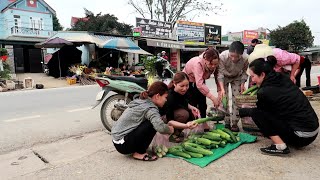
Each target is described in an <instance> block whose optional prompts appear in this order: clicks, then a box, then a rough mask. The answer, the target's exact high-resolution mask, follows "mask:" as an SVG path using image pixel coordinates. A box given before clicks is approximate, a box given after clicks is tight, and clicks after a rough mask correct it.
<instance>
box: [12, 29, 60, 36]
mask: <svg viewBox="0 0 320 180" xmlns="http://www.w3.org/2000/svg"><path fill="white" fill-rule="evenodd" d="M10 33H11V35H19V36H28V37H51V36H53V35H54V34H55V33H56V32H55V31H47V30H39V29H33V28H25V27H12V28H11V32H10Z"/></svg>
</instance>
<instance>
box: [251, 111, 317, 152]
mask: <svg viewBox="0 0 320 180" xmlns="http://www.w3.org/2000/svg"><path fill="white" fill-rule="evenodd" d="M252 120H253V121H254V122H255V124H256V125H257V126H258V128H259V129H260V131H261V132H262V134H263V135H264V136H266V137H269V136H280V138H281V139H282V140H283V141H284V142H285V143H287V144H289V145H292V146H295V147H303V146H307V145H309V144H311V143H312V142H313V141H314V140H315V139H316V137H317V135H318V134H317V135H315V136H313V137H308V138H302V137H299V136H297V135H296V134H295V133H294V130H293V129H292V128H290V126H289V125H288V123H287V122H285V121H283V120H281V119H279V118H277V117H275V116H274V115H273V114H272V113H268V112H264V111H261V110H258V109H255V110H254V112H253V114H252Z"/></svg>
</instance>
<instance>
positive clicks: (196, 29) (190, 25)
mask: <svg viewBox="0 0 320 180" xmlns="http://www.w3.org/2000/svg"><path fill="white" fill-rule="evenodd" d="M204 36H205V34H204V24H203V23H196V22H188V21H177V40H178V41H179V42H183V43H184V44H189V45H204V44H205V42H204V41H205V40H204Z"/></svg>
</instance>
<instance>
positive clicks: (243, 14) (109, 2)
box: [46, 0, 320, 45]
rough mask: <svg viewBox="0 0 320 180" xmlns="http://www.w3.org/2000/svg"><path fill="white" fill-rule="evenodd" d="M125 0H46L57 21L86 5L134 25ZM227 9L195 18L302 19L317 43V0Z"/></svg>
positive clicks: (237, 21) (229, 21) (228, 21)
mask: <svg viewBox="0 0 320 180" xmlns="http://www.w3.org/2000/svg"><path fill="white" fill-rule="evenodd" d="M127 1H128V0H104V1H102V0H46V2H47V3H48V4H49V5H50V6H51V7H52V8H54V9H55V10H56V12H57V15H58V18H59V21H60V23H61V24H62V25H63V26H64V27H70V21H71V16H76V17H83V16H84V10H83V8H86V9H88V10H90V11H92V12H94V13H95V14H97V13H99V12H102V13H103V14H106V13H110V14H114V15H115V16H116V17H118V19H119V20H120V21H121V22H125V23H128V24H132V25H135V17H136V16H139V15H137V14H135V13H133V12H134V9H133V8H132V7H131V6H129V5H128V4H127ZM222 2H223V3H224V4H225V6H224V7H225V8H226V9H227V12H226V13H225V14H224V15H222V16H217V15H214V13H211V15H210V17H207V16H201V17H196V18H195V19H194V21H196V22H203V23H210V24H218V25H222V30H223V32H224V33H225V32H227V31H231V32H237V31H242V30H245V29H257V28H258V27H265V28H269V29H274V28H276V27H277V26H278V25H280V26H286V25H287V24H289V23H291V22H293V21H294V20H301V19H304V20H305V21H306V23H307V24H308V25H309V26H310V28H311V31H312V33H313V36H315V44H318V45H320V23H318V21H319V20H318V18H319V15H320V13H319V10H318V6H317V5H318V1H317V0H304V1H302V0H268V1H256V0H245V1H239V0H224V1H222Z"/></svg>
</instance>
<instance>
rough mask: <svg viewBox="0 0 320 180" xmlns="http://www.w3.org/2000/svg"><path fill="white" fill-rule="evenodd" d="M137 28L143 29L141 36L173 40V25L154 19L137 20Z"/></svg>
mask: <svg viewBox="0 0 320 180" xmlns="http://www.w3.org/2000/svg"><path fill="white" fill-rule="evenodd" d="M136 26H137V27H140V28H141V36H144V37H160V38H171V36H172V24H171V23H169V22H163V21H157V20H152V19H144V18H136Z"/></svg>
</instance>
